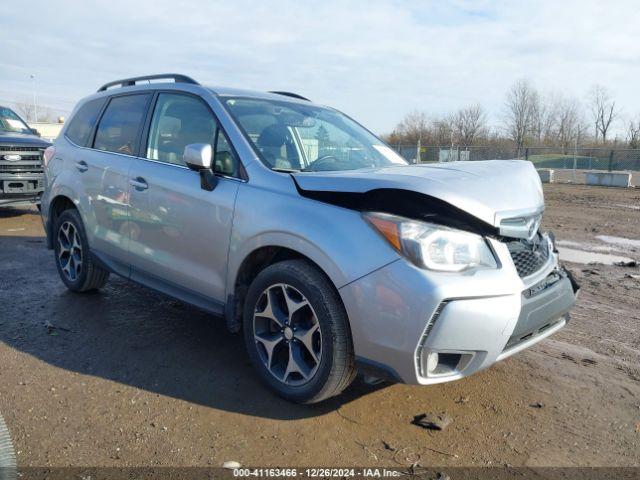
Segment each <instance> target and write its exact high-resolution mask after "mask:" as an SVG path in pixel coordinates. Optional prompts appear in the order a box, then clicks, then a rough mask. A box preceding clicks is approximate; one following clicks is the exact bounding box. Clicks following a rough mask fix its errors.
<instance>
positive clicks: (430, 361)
mask: <svg viewBox="0 0 640 480" xmlns="http://www.w3.org/2000/svg"><path fill="white" fill-rule="evenodd" d="M439 360H440V356H439V355H438V352H431V353H430V354H429V356H428V357H427V373H433V372H434V371H435V369H436V368H437V367H438V361H439Z"/></svg>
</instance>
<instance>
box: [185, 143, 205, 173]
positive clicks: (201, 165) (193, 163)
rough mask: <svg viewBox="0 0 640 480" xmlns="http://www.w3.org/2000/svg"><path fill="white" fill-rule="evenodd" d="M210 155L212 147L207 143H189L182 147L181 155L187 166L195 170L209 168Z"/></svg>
mask: <svg viewBox="0 0 640 480" xmlns="http://www.w3.org/2000/svg"><path fill="white" fill-rule="evenodd" d="M212 157H213V148H212V147H211V145H209V144H208V143H190V144H189V145H187V146H186V147H184V153H183V155H182V159H183V160H184V163H186V164H187V167H189V168H190V169H191V170H195V171H196V172H199V171H200V170H203V169H207V168H209V169H210V168H211V158H212Z"/></svg>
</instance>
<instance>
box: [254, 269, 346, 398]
mask: <svg viewBox="0 0 640 480" xmlns="http://www.w3.org/2000/svg"><path fill="white" fill-rule="evenodd" d="M243 328H244V338H245V343H246V346H247V351H248V353H249V357H250V359H251V362H252V363H253V365H254V367H255V368H256V370H257V371H258V374H259V375H260V378H261V379H262V380H263V381H264V382H265V383H266V384H267V385H268V386H269V387H270V388H271V389H272V390H274V391H275V392H276V393H277V394H278V395H280V396H282V397H284V398H286V399H287V400H291V401H294V402H298V403H317V402H320V401H322V400H325V399H327V398H329V397H332V396H334V395H337V394H339V393H340V392H342V391H343V390H344V389H345V388H346V387H347V386H349V384H350V383H351V382H352V381H353V379H354V377H355V374H356V369H355V363H354V354H353V345H352V341H351V331H350V329H349V322H348V319H347V314H346V312H345V310H344V306H343V305H342V302H341V300H340V298H339V296H338V294H337V292H336V291H335V289H334V288H333V286H332V285H331V283H330V281H329V280H328V279H327V278H326V276H325V275H324V274H323V273H322V272H320V271H319V270H318V269H317V268H315V267H314V266H312V265H311V264H309V263H307V262H305V261H303V260H290V261H284V262H279V263H276V264H274V265H271V266H269V267H267V268H266V269H264V270H263V271H262V272H260V273H259V274H258V276H257V277H256V278H255V280H254V281H253V283H251V286H250V287H249V292H248V294H247V298H246V301H245V305H244V313H243Z"/></svg>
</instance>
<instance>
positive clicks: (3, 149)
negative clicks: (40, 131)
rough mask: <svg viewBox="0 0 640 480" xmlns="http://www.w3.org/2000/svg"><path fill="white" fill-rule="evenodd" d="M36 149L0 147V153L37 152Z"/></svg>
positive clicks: (37, 149) (12, 146) (14, 146)
mask: <svg viewBox="0 0 640 480" xmlns="http://www.w3.org/2000/svg"><path fill="white" fill-rule="evenodd" d="M38 151H40V149H39V148H38V147H23V146H18V145H0V152H38Z"/></svg>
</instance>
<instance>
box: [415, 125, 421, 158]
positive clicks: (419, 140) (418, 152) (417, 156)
mask: <svg viewBox="0 0 640 480" xmlns="http://www.w3.org/2000/svg"><path fill="white" fill-rule="evenodd" d="M421 149H422V127H420V131H419V132H418V146H417V147H416V163H420V162H421V159H420V150H421Z"/></svg>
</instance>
